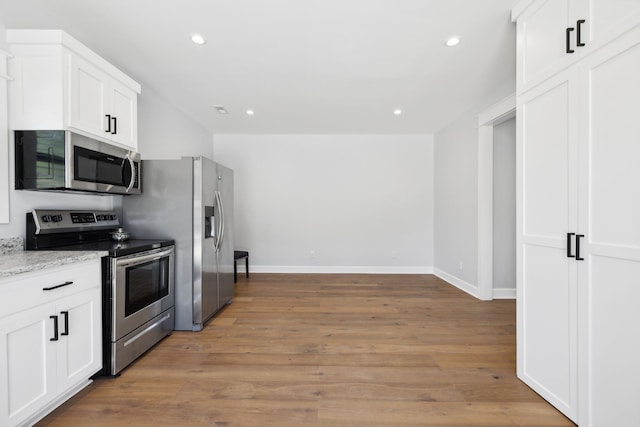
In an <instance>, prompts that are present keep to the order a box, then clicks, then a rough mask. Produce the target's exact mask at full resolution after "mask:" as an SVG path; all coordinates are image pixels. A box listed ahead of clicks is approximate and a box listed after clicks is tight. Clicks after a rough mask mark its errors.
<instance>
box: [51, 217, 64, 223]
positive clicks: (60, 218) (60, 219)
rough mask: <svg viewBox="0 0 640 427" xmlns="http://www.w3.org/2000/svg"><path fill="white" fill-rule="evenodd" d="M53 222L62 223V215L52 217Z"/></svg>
mask: <svg viewBox="0 0 640 427" xmlns="http://www.w3.org/2000/svg"><path fill="white" fill-rule="evenodd" d="M51 221H53V222H60V221H62V215H53V216H52V217H51Z"/></svg>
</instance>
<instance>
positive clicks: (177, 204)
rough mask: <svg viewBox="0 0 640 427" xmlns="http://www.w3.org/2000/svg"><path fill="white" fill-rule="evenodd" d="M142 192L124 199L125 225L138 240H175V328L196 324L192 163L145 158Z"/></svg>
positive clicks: (191, 161) (187, 158) (182, 160)
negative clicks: (194, 312) (194, 317)
mask: <svg viewBox="0 0 640 427" xmlns="http://www.w3.org/2000/svg"><path fill="white" fill-rule="evenodd" d="M143 162H144V163H143V167H142V174H143V176H142V182H143V183H144V188H143V189H142V190H143V192H142V194H140V195H133V196H127V197H123V198H122V210H123V218H124V222H123V224H124V228H125V229H126V230H131V231H132V232H133V235H134V236H135V237H136V238H138V239H160V238H162V239H173V240H175V242H176V250H175V296H176V301H175V304H176V312H175V314H176V318H175V322H176V323H175V329H176V330H183V331H184V330H188V331H190V330H192V326H193V308H194V304H193V273H194V269H193V267H192V266H193V258H194V256H195V254H194V253H193V249H194V245H193V224H192V220H193V217H194V214H195V213H194V212H193V191H194V189H193V184H194V183H193V166H194V161H193V158H191V157H183V158H182V159H181V160H144V161H143Z"/></svg>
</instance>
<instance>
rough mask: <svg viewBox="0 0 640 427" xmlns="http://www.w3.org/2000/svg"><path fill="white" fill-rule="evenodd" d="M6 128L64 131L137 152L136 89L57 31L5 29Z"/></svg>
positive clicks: (135, 85)
mask: <svg viewBox="0 0 640 427" xmlns="http://www.w3.org/2000/svg"><path fill="white" fill-rule="evenodd" d="M7 41H8V42H9V45H10V49H11V52H12V54H13V55H14V58H13V59H12V60H11V61H10V63H9V66H10V72H11V74H12V75H13V76H14V78H15V81H14V82H12V83H11V84H10V85H9V87H10V89H9V111H10V115H9V116H10V128H11V129H30V130H38V129H42V130H48V129H69V130H73V131H76V132H78V133H81V134H84V135H86V136H89V137H93V138H96V139H99V140H102V141H105V142H110V143H115V144H116V145H120V146H122V147H124V148H128V149H132V150H133V151H137V146H138V128H137V119H138V94H139V93H140V85H139V84H138V83H136V82H135V81H133V80H132V79H131V78H129V77H128V76H126V75H125V74H124V73H122V72H121V71H120V70H118V69H116V68H115V67H113V66H112V65H111V64H109V63H108V62H106V61H105V60H104V59H102V58H101V57H99V56H98V55H96V54H95V53H94V52H92V51H91V50H89V49H88V48H87V47H86V46H84V45H83V44H81V43H80V42H78V41H77V40H75V39H73V38H72V37H70V36H69V35H68V34H66V33H64V32H63V31H60V30H8V31H7Z"/></svg>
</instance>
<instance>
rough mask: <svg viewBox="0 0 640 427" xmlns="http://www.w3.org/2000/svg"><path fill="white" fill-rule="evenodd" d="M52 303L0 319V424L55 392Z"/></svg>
mask: <svg viewBox="0 0 640 427" xmlns="http://www.w3.org/2000/svg"><path fill="white" fill-rule="evenodd" d="M54 314H55V307H54V306H53V304H47V305H43V306H39V307H36V308H33V309H30V310H26V311H23V312H20V313H17V314H14V315H11V316H8V317H5V318H4V319H1V320H0V399H1V401H0V425H2V426H13V425H17V424H18V423H20V422H21V421H23V420H25V419H27V418H28V417H30V416H31V415H32V414H33V413H34V412H36V411H37V410H39V409H40V408H42V407H43V406H45V405H46V404H47V403H48V402H50V401H51V400H53V399H54V398H55V396H56V355H55V352H56V347H57V344H58V343H59V341H50V339H51V338H52V337H53V320H52V319H50V318H49V316H51V315H54Z"/></svg>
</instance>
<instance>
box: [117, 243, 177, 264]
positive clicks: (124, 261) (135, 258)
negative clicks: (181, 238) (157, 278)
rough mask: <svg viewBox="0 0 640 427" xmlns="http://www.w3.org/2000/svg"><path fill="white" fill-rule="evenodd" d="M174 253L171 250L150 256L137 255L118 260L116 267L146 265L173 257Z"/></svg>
mask: <svg viewBox="0 0 640 427" xmlns="http://www.w3.org/2000/svg"><path fill="white" fill-rule="evenodd" d="M173 252H174V251H173V248H170V249H166V250H163V251H158V252H153V253H150V254H148V255H139V256H138V255H136V256H133V257H131V258H116V267H130V266H132V265H137V264H144V263H145V262H149V261H154V260H156V259H161V258H164V257H166V256H169V255H173Z"/></svg>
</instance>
